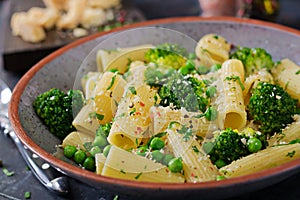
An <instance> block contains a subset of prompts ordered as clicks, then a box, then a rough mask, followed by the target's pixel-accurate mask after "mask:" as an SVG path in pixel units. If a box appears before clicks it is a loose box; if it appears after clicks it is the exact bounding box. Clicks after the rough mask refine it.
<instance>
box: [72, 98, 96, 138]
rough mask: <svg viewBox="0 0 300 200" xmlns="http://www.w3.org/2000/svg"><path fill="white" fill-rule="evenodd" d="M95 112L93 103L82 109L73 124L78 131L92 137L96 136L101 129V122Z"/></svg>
mask: <svg viewBox="0 0 300 200" xmlns="http://www.w3.org/2000/svg"><path fill="white" fill-rule="evenodd" d="M93 112H94V103H93V102H92V101H90V102H88V103H87V104H86V105H85V106H83V107H82V108H81V110H80V111H79V113H78V114H77V115H76V117H75V118H74V120H73V122H72V124H73V126H74V127H75V128H76V130H77V131H80V132H82V133H85V134H88V135H91V136H94V135H95V133H96V130H97V129H98V128H99V122H98V120H97V118H96V116H94V115H93Z"/></svg>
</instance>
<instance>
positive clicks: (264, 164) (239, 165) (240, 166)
mask: <svg viewBox="0 0 300 200" xmlns="http://www.w3.org/2000/svg"><path fill="white" fill-rule="evenodd" d="M298 158H300V144H299V143H298V144H290V145H282V146H274V147H271V148H267V149H264V150H261V151H259V152H257V153H253V154H250V155H249V156H246V157H243V158H241V159H239V160H236V161H233V162H232V163H231V164H229V165H226V166H225V167H222V168H221V169H220V172H221V173H223V174H224V176H225V177H227V178H232V177H237V176H243V175H247V174H252V173H256V172H259V171H262V170H266V169H269V168H272V167H276V166H279V165H282V164H284V163H287V162H290V161H292V160H295V159H298Z"/></svg>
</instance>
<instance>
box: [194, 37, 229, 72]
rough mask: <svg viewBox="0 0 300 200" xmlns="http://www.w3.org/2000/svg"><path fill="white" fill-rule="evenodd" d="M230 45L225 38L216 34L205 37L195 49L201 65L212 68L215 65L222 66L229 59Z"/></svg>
mask: <svg viewBox="0 0 300 200" xmlns="http://www.w3.org/2000/svg"><path fill="white" fill-rule="evenodd" d="M229 51H230V44H229V43H228V42H227V41H226V40H225V38H223V37H221V36H219V35H216V34H207V35H205V36H203V37H202V38H201V39H200V40H199V42H198V44H197V46H196V49H195V53H196V55H197V57H198V58H199V59H200V64H202V65H204V66H206V67H209V68H210V67H211V66H212V65H214V64H222V63H223V62H224V61H225V60H228V58H229Z"/></svg>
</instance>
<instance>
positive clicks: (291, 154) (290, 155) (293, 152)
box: [286, 150, 296, 158]
mask: <svg viewBox="0 0 300 200" xmlns="http://www.w3.org/2000/svg"><path fill="white" fill-rule="evenodd" d="M295 153H296V151H295V150H294V151H291V152H288V153H287V154H286V156H288V157H291V158H292V157H293V156H294V155H295Z"/></svg>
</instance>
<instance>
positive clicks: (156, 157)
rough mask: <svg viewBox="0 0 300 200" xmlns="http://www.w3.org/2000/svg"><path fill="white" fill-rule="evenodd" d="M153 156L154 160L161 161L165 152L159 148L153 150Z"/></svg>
mask: <svg viewBox="0 0 300 200" xmlns="http://www.w3.org/2000/svg"><path fill="white" fill-rule="evenodd" d="M151 156H152V159H153V160H155V161H156V162H160V161H162V159H163V157H164V154H163V153H162V152H160V151H159V150H154V151H152V152H151Z"/></svg>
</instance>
